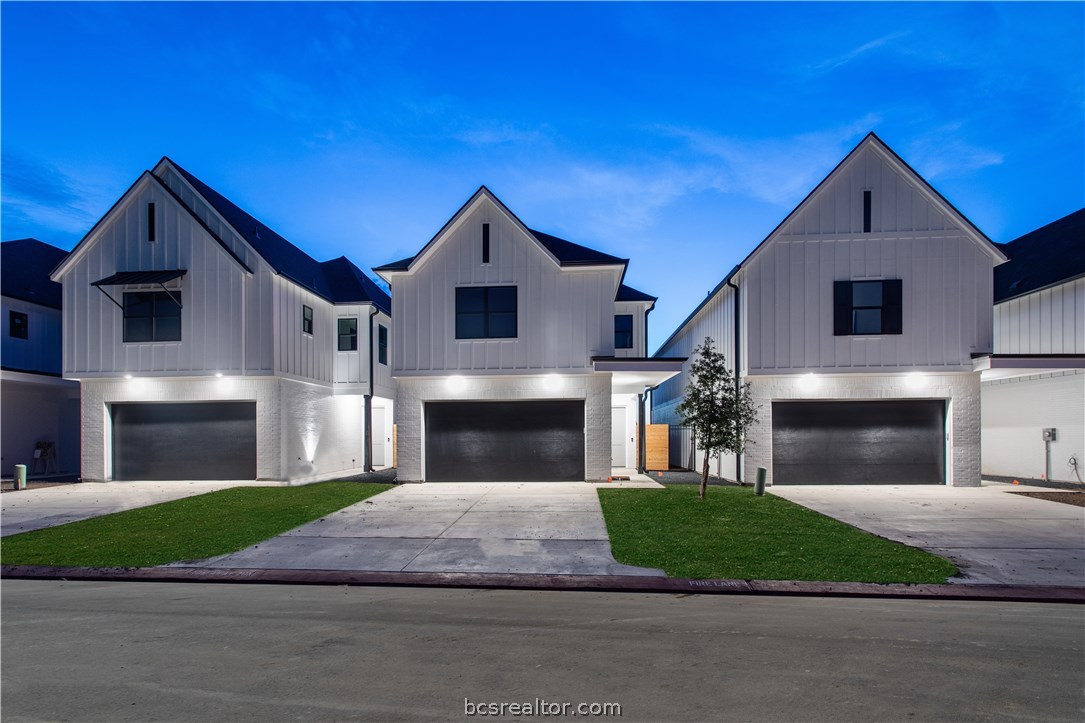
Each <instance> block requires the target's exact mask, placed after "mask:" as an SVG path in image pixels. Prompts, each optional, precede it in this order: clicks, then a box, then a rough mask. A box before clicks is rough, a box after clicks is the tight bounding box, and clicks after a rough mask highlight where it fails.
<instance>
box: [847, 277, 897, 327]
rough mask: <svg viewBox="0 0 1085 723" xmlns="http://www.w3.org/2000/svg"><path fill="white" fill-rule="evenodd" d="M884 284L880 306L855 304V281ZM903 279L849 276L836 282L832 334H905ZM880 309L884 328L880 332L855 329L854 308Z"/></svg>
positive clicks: (858, 282)
mask: <svg viewBox="0 0 1085 723" xmlns="http://www.w3.org/2000/svg"><path fill="white" fill-rule="evenodd" d="M866 283H881V285H882V303H881V305H880V306H855V305H854V292H853V289H854V286H855V284H866ZM903 286H904V282H903V281H902V280H901V279H847V280H842V281H834V282H833V336H862V337H873V336H895V335H899V334H903V333H904V304H903ZM863 309H878V310H879V311H881V328H880V330H879V331H877V332H869V333H862V332H856V331H855V330H854V329H855V325H854V319H855V311H856V310H863Z"/></svg>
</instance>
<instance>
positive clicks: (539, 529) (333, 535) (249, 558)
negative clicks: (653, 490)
mask: <svg viewBox="0 0 1085 723" xmlns="http://www.w3.org/2000/svg"><path fill="white" fill-rule="evenodd" d="M648 484H651V485H653V486H655V485H654V483H648ZM175 566H180V567H213V568H243V569H251V568H261V569H305V570H352V571H370V572H489V573H524V574H554V575H650V576H658V577H662V576H663V572H662V571H661V570H652V569H648V568H640V567H632V566H629V565H622V564H619V563H618V562H616V561H615V560H614V557H613V555H612V554H611V551H610V541H609V538H608V537H607V530H606V524H605V523H604V521H603V511H602V508H601V507H600V505H599V497H598V495H597V494H596V491H595V485H591V484H585V483H579V484H578V483H559V482H555V483H539V482H532V483H529V484H517V483H454V484H452V483H448V484H411V485H401V486H399V487H396V488H395V489H392V490H389V491H387V492H384V493H382V494H379V495H377V496H375V497H371V498H370V499H368V500H365V501H363V502H360V503H358V504H356V505H352V506H350V507H347V508H345V509H343V510H340V511H338V512H335V513H332V514H330V515H328V516H326V517H324V518H321V519H320V520H317V521H315V522H311V523H309V524H307V525H303V526H302V527H298V528H296V529H294V530H291V531H290V532H287V533H286V534H283V535H280V536H278V537H275V538H273V539H271V540H267V541H265V542H262V543H260V544H258V545H254V546H252V547H250V548H247V549H245V550H241V551H240V552H236V553H232V554H229V555H223V556H220V557H216V558H210V559H208V560H201V561H197V562H184V563H175Z"/></svg>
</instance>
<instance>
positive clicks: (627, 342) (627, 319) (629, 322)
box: [614, 314, 633, 349]
mask: <svg viewBox="0 0 1085 723" xmlns="http://www.w3.org/2000/svg"><path fill="white" fill-rule="evenodd" d="M614 348H615V349H632V348H633V315H632V314H618V315H616V316H615V317H614Z"/></svg>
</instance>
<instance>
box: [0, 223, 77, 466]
mask: <svg viewBox="0 0 1085 723" xmlns="http://www.w3.org/2000/svg"><path fill="white" fill-rule="evenodd" d="M67 255H68V252H67V251H64V250H63V249H58V248H57V247H56V246H51V245H49V244H47V243H42V242H41V241H38V240H37V239H32V238H27V239H20V240H18V241H5V242H4V243H3V244H0V319H2V320H3V324H4V327H3V337H2V341H0V474H3V475H4V476H5V477H9V476H11V475H12V474H14V472H15V465H17V464H25V465H26V466H27V472H28V474H29V475H30V476H39V477H40V476H46V475H54V474H74V473H78V472H79V383H78V382H74V381H69V380H66V379H62V378H61V363H60V348H61V344H60V336H61V321H60V316H61V310H60V309H61V287H60V284H57V283H54V282H53V281H50V279H49V272H50V271H52V270H53V269H54V268H55V267H56V265H57V264H59V263H60V262H61V261H62V260H63V259H64V257H65V256H67Z"/></svg>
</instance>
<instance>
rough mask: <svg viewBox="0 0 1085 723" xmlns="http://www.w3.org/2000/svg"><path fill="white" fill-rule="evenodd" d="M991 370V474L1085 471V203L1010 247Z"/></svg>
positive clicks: (1067, 475) (1068, 478)
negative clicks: (1082, 206)
mask: <svg viewBox="0 0 1085 723" xmlns="http://www.w3.org/2000/svg"><path fill="white" fill-rule="evenodd" d="M1001 248H1002V251H1003V252H1004V253H1005V254H1006V255H1007V256H1009V257H1010V260H1009V262H1008V263H1005V264H1002V265H1001V266H999V267H998V268H996V269H995V280H994V285H995V286H994V301H995V309H994V314H995V317H994V334H995V344H994V354H992V355H990V356H989V357H987V356H985V357H981V358H979V359H977V360H976V361H977V367H978V368H980V369H982V370H983V383H982V387H981V397H982V399H983V410H982V415H983V435H982V438H983V474H984V477H985V478H987V477H1005V478H1016V479H1020V480H1021V481H1026V480H1054V481H1062V482H1077V483H1080V482H1081V481H1082V477H1083V476H1085V209H1081V210H1079V211H1075V212H1074V213H1072V214H1070V215H1069V216H1065V217H1064V218H1061V219H1059V220H1057V221H1054V222H1052V223H1049V224H1047V225H1046V226H1043V227H1042V228H1039V229H1036V230H1035V231H1032V232H1030V233H1027V234H1025V235H1024V236H1022V237H1020V238H1018V239H1016V240H1014V241H1011V242H1010V243H1008V244H1004V245H1002V246H1001Z"/></svg>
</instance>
